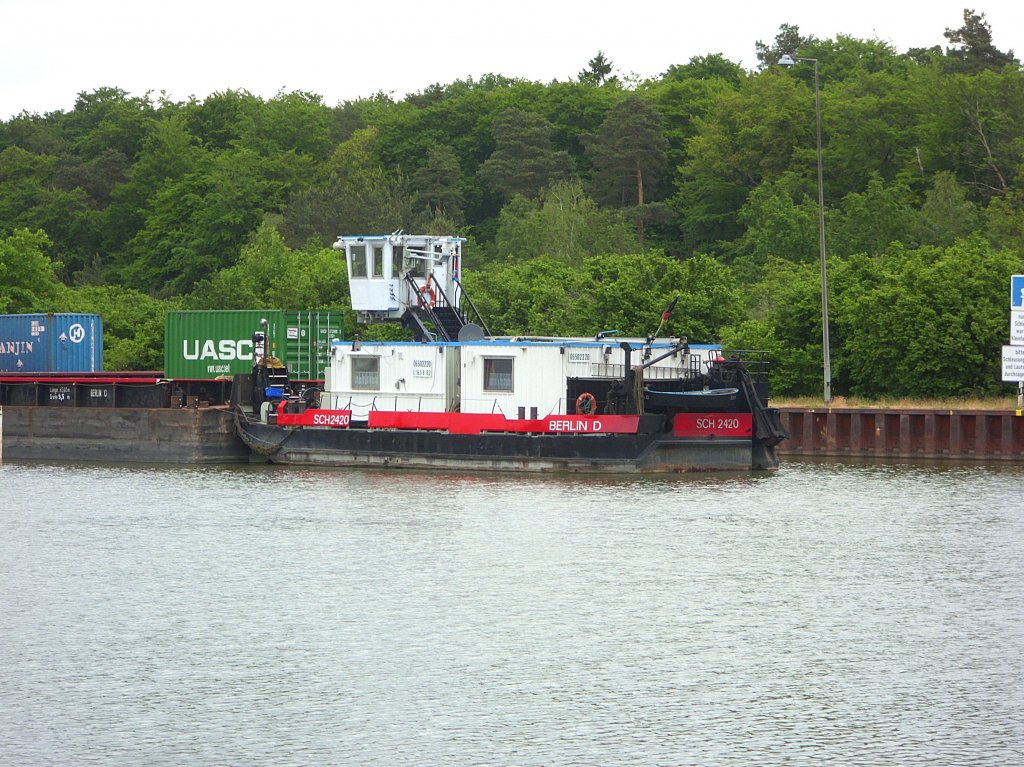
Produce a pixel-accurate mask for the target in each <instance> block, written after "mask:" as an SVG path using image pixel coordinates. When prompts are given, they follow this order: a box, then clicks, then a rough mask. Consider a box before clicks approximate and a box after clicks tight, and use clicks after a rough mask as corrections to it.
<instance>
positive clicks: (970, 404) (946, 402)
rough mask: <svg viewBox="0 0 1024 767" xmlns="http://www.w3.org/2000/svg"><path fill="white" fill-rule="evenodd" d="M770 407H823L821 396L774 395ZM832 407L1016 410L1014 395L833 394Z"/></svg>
mask: <svg viewBox="0 0 1024 767" xmlns="http://www.w3.org/2000/svg"><path fill="white" fill-rule="evenodd" d="M769 404H770V405H771V406H772V407H791V408H808V409H810V408H816V409H817V408H823V407H825V404H824V400H823V399H822V397H773V398H772V400H771V402H770V403H769ZM831 407H833V408H863V409H866V410H867V409H883V410H1003V411H1005V410H1016V409H1017V397H1016V395H1014V396H1012V397H992V398H986V399H980V398H974V397H962V398H961V397H951V398H948V399H915V398H911V397H892V398H883V399H877V400H870V399H863V398H860V397H833V398H832V404H831Z"/></svg>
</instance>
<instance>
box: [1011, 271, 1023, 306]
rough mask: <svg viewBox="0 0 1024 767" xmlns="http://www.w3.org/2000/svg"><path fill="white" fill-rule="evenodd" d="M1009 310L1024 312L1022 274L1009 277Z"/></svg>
mask: <svg viewBox="0 0 1024 767" xmlns="http://www.w3.org/2000/svg"><path fill="white" fill-rule="evenodd" d="M1010 309H1012V310H1013V311H1015V312H1021V311H1024V274H1015V275H1013V276H1012V277H1010Z"/></svg>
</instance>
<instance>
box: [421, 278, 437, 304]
mask: <svg viewBox="0 0 1024 767" xmlns="http://www.w3.org/2000/svg"><path fill="white" fill-rule="evenodd" d="M420 298H421V299H422V300H423V301H424V302H426V303H427V304H428V305H429V306H430V308H431V309H433V308H434V302H435V301H436V300H437V296H436V295H435V293H434V289H433V288H432V287H431V286H430V283H429V282H428V283H427V284H426V285H424V286H423V287H422V288H420Z"/></svg>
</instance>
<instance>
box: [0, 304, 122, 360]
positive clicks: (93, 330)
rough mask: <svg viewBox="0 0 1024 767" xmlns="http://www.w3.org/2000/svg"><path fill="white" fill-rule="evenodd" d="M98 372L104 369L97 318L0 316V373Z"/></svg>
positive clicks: (100, 321)
mask: <svg viewBox="0 0 1024 767" xmlns="http://www.w3.org/2000/svg"><path fill="white" fill-rule="evenodd" d="M99 370H103V320H101V319H100V317H99V316H98V315H95V314H4V315H0V373H94V372H97V371H99Z"/></svg>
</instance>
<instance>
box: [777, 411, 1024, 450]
mask: <svg viewBox="0 0 1024 767" xmlns="http://www.w3.org/2000/svg"><path fill="white" fill-rule="evenodd" d="M780 415H781V418H782V424H783V425H784V426H785V427H786V428H787V429H788V430H789V434H790V437H789V439H787V440H784V441H783V442H782V444H780V445H779V446H778V448H777V450H778V452H779V454H780V455H783V456H786V455H804V456H836V457H843V456H850V457H854V456H856V457H876V458H956V459H968V460H986V461H1024V415H1022V412H1021V411H1014V410H1010V411H1005V410H895V409H873V408H810V409H807V408H781V409H780Z"/></svg>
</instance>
